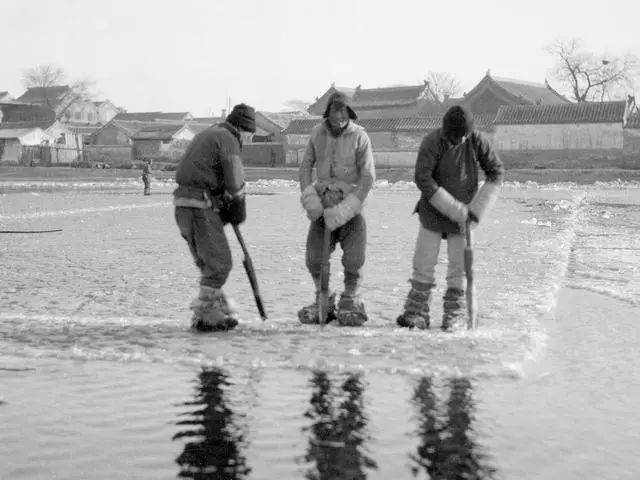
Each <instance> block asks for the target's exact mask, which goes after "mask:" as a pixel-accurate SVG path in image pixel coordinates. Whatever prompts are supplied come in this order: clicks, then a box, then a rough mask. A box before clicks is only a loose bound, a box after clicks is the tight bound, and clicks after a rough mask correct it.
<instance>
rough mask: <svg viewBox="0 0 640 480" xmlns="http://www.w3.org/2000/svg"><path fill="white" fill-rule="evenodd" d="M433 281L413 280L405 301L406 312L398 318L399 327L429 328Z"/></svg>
mask: <svg viewBox="0 0 640 480" xmlns="http://www.w3.org/2000/svg"><path fill="white" fill-rule="evenodd" d="M433 286H434V285H433V284H432V283H422V282H418V281H416V280H411V290H409V294H408V295H407V299H406V300H405V302H404V312H403V313H402V314H401V315H400V316H399V317H398V318H397V319H396V323H397V324H398V326H399V327H406V328H419V329H421V330H424V329H426V328H429V325H430V323H431V321H430V318H429V302H430V301H431V289H432V288H433Z"/></svg>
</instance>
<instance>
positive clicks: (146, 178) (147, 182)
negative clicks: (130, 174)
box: [142, 158, 151, 195]
mask: <svg viewBox="0 0 640 480" xmlns="http://www.w3.org/2000/svg"><path fill="white" fill-rule="evenodd" d="M142 182H143V183H144V194H145V195H151V159H150V158H145V159H144V165H143V166H142Z"/></svg>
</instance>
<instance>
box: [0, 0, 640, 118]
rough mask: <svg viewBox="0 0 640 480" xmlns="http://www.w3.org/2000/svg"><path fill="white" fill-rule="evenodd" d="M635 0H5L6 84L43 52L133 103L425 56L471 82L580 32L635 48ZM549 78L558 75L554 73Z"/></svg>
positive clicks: (202, 108) (219, 98) (297, 91)
mask: <svg viewBox="0 0 640 480" xmlns="http://www.w3.org/2000/svg"><path fill="white" fill-rule="evenodd" d="M638 5H640V2H639V1H633V0H608V1H607V2H602V3H600V2H599V3H594V2H590V1H587V0H582V1H575V0H568V1H560V0H553V1H552V0H537V1H531V2H519V1H517V0H505V1H499V0H493V1H492V0H482V1H478V0H475V1H466V0H460V1H455V2H454V1H442V2H438V1H434V0H416V1H403V0H393V1H377V0H366V1H349V0H335V1H334V0H322V1H315V0H313V1H311V0H310V1H305V0H269V1H258V0H244V1H243V0H181V1H170V2H169V1H163V0H154V1H151V0H149V1H146V0H145V1H142V0H109V1H94V0H58V1H53V0H52V1H45V0H0V19H1V25H2V26H1V27H0V29H1V30H0V31H1V33H2V39H3V47H2V56H1V60H0V91H2V90H8V91H9V92H10V93H11V94H12V95H14V96H16V97H17V96H19V95H20V94H22V92H23V91H24V88H23V86H22V84H21V74H22V72H23V71H24V70H25V69H27V68H29V67H33V66H35V65H37V64H45V63H53V64H57V65H59V66H61V67H63V68H64V70H65V71H66V72H67V73H68V74H69V77H70V79H74V78H83V77H84V78H89V79H90V80H93V81H95V84H96V90H97V91H98V94H99V97H100V99H102V98H109V99H110V100H111V101H112V102H113V103H115V104H116V105H118V106H121V107H124V108H126V109H127V110H129V111H190V112H191V113H193V114H194V115H196V116H203V115H209V114H211V113H212V112H213V113H214V114H218V113H219V112H220V109H222V108H224V107H225V106H226V104H227V102H228V98H229V97H230V98H231V102H232V104H235V103H239V102H241V101H244V102H247V103H249V104H252V105H254V106H255V107H256V108H257V109H259V110H266V111H278V110H282V109H284V108H285V107H284V105H283V102H285V101H287V100H288V99H303V100H313V99H314V98H315V97H316V96H319V95H321V94H322V93H323V92H324V91H325V90H326V89H327V88H328V87H329V86H330V85H331V82H335V83H336V85H340V86H347V87H355V86H356V85H358V84H361V85H362V86H363V87H365V88H373V87H380V86H390V85H399V84H400V85H401V84H404V85H411V84H418V83H420V82H422V80H423V79H424V78H425V76H426V73H427V72H428V71H429V70H434V71H446V72H450V73H452V74H454V75H455V76H456V77H457V78H458V80H459V81H460V83H461V85H462V87H463V90H465V91H467V90H469V89H471V88H472V87H473V86H474V85H475V84H476V83H477V82H478V81H479V80H480V79H481V78H482V76H483V75H484V74H485V72H486V71H487V69H491V73H492V74H493V75H495V76H500V77H511V78H517V79H522V80H529V81H537V82H544V79H545V77H548V74H549V70H550V68H551V66H552V64H553V61H552V58H551V57H550V56H549V54H548V53H546V52H545V51H544V47H545V46H546V45H548V44H549V43H550V42H551V41H553V40H554V39H556V38H558V37H580V38H582V39H583V40H584V43H585V45H586V47H588V48H589V49H590V50H592V51H595V52H598V53H600V52H602V53H603V55H606V54H607V53H613V54H621V53H625V52H631V53H635V54H636V55H638V56H640V6H638ZM552 84H553V83H552Z"/></svg>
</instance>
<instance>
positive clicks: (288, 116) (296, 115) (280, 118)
mask: <svg viewBox="0 0 640 480" xmlns="http://www.w3.org/2000/svg"><path fill="white" fill-rule="evenodd" d="M257 113H260V114H262V115H263V116H264V117H266V118H267V119H269V120H270V121H271V122H272V123H274V124H276V125H278V126H279V127H280V128H281V129H282V130H284V129H285V128H287V127H288V126H289V124H290V123H291V121H292V120H295V119H300V118H309V114H308V113H307V112H301V111H292V112H262V111H261V112H257Z"/></svg>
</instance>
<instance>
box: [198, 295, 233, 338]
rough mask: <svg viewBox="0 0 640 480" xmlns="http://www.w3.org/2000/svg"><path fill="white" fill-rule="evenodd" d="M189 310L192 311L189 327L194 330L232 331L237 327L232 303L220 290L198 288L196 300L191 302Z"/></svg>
mask: <svg viewBox="0 0 640 480" xmlns="http://www.w3.org/2000/svg"><path fill="white" fill-rule="evenodd" d="M190 308H191V310H193V317H192V318H191V326H192V327H193V328H195V329H196V330H200V331H204V332H210V331H215V330H232V329H234V328H235V327H236V326H237V325H238V313H237V312H236V309H235V308H234V305H233V302H232V301H231V300H230V299H228V298H227V297H226V296H225V294H224V293H223V291H222V289H220V288H213V287H207V286H204V285H202V286H200V293H199V294H198V298H196V299H195V300H194V301H193V302H191V306H190Z"/></svg>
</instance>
